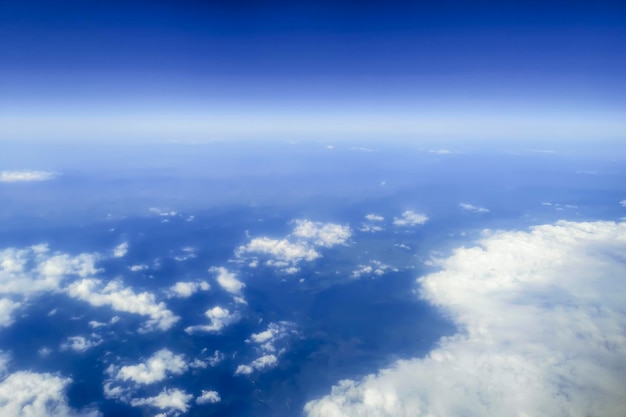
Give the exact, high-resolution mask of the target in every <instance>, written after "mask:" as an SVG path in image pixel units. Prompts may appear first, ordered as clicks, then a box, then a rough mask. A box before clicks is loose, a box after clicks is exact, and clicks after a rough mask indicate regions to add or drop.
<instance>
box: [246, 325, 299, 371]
mask: <svg viewBox="0 0 626 417" xmlns="http://www.w3.org/2000/svg"><path fill="white" fill-rule="evenodd" d="M296 333H297V332H296V330H295V324H294V323H292V322H289V321H280V322H274V323H270V324H269V325H268V326H267V329H266V330H264V331H262V332H259V333H253V334H252V335H250V338H249V339H248V340H246V342H248V343H252V344H253V345H254V346H255V349H256V350H257V352H258V353H259V354H260V355H261V356H260V357H258V358H257V359H255V360H253V361H252V362H251V363H249V364H248V365H239V366H238V367H237V369H236V370H235V375H250V374H251V373H253V372H254V371H262V370H265V369H269V368H273V367H274V366H276V365H277V364H278V357H279V356H280V355H282V354H283V353H284V352H285V351H286V347H285V345H286V343H285V342H286V339H287V338H288V336H290V335H294V334H296ZM279 343H280V344H282V345H283V346H282V347H279V346H278V344H279Z"/></svg>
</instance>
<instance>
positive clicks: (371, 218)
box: [365, 214, 385, 222]
mask: <svg viewBox="0 0 626 417" xmlns="http://www.w3.org/2000/svg"><path fill="white" fill-rule="evenodd" d="M365 219H366V220H369V221H371V222H382V221H383V220H385V218H384V217H383V216H379V215H378V214H366V215H365Z"/></svg>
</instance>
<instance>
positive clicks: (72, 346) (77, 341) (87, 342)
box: [61, 335, 102, 353]
mask: <svg viewBox="0 0 626 417" xmlns="http://www.w3.org/2000/svg"><path fill="white" fill-rule="evenodd" d="M101 343H102V339H101V338H100V337H97V336H94V335H92V337H91V339H87V338H86V337H84V336H70V337H68V338H67V340H66V341H65V342H63V343H62V344H61V350H73V351H74V352H80V353H83V352H86V351H88V350H89V349H91V348H93V347H96V346H98V345H99V344H101Z"/></svg>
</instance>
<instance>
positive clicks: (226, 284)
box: [209, 267, 246, 295]
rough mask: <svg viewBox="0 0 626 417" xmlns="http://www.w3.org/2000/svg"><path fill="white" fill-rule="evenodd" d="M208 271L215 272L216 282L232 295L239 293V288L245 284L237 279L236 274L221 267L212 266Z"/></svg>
mask: <svg viewBox="0 0 626 417" xmlns="http://www.w3.org/2000/svg"><path fill="white" fill-rule="evenodd" d="M209 272H212V273H214V274H217V277H216V280H217V283H218V284H219V285H220V287H222V288H223V289H224V290H225V291H227V292H229V293H230V294H233V295H241V290H242V289H243V288H244V287H245V286H246V284H244V283H243V282H241V281H239V280H238V279H237V276H236V275H235V274H234V273H233V272H230V271H228V270H227V269H226V268H223V267H219V268H218V267H212V268H210V269H209Z"/></svg>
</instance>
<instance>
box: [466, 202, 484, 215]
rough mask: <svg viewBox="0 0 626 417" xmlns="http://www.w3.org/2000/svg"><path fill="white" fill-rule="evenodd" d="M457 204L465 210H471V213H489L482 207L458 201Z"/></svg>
mask: <svg viewBox="0 0 626 417" xmlns="http://www.w3.org/2000/svg"><path fill="white" fill-rule="evenodd" d="M459 206H460V207H461V208H462V209H463V210H466V211H471V212H472V213H489V209H487V208H484V207H478V206H473V205H471V204H467V203H460V204H459Z"/></svg>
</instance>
